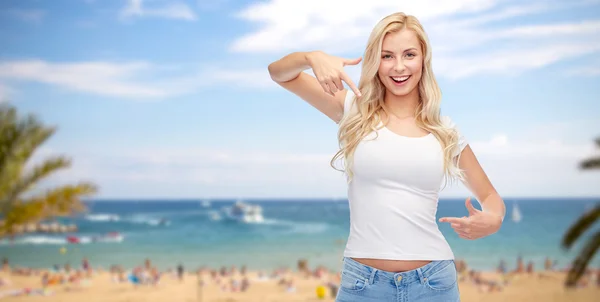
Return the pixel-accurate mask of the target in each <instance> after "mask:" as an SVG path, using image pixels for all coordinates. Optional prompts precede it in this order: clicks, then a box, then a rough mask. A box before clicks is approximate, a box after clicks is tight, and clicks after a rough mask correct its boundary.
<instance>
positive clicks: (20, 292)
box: [0, 262, 600, 302]
mask: <svg viewBox="0 0 600 302" xmlns="http://www.w3.org/2000/svg"><path fill="white" fill-rule="evenodd" d="M302 267H306V268H307V269H306V270H303V269H302V268H301V267H300V266H299V267H298V268H294V269H290V268H281V269H276V270H273V271H268V272H267V271H264V272H263V271H245V270H244V268H236V267H233V266H232V267H228V268H225V267H223V268H220V269H210V268H201V269H199V270H198V271H194V272H183V273H182V274H181V275H178V273H177V269H176V268H175V269H173V270H167V271H165V272H158V271H157V270H156V269H154V268H153V267H152V264H151V263H150V262H146V263H145V264H142V265H140V266H139V267H136V268H132V269H129V270H128V269H123V268H120V267H117V266H115V267H112V268H111V269H109V270H104V269H101V268H100V269H91V268H89V269H88V270H87V271H86V270H83V269H70V268H67V269H68V270H70V272H69V273H66V272H65V270H64V269H61V270H59V272H49V271H40V270H30V269H26V268H16V269H12V270H11V269H9V268H4V270H3V272H2V273H1V274H0V278H1V279H2V281H1V286H0V299H1V300H3V301H23V302H28V301H64V302H74V301H86V302H101V301H102V302H104V301H115V302H128V301H148V302H151V301H186V302H192V301H203V302H208V301H215V302H216V301H223V302H224V301H334V294H333V293H334V291H335V290H336V289H335V288H332V287H330V286H331V285H333V286H336V285H338V284H339V283H338V282H339V274H338V272H333V271H328V270H326V269H325V268H323V267H316V268H308V266H302ZM132 272H135V273H136V274H135V276H137V277H136V278H138V279H137V280H136V279H135V278H133V279H132V276H133V275H132V274H131V273H132ZM179 276H181V279H180V278H179ZM565 276H566V273H565V272H564V271H534V272H529V273H528V272H522V273H514V272H512V273H508V274H504V275H503V274H501V273H498V272H476V271H472V270H471V271H467V270H463V271H462V273H460V280H459V288H460V291H461V299H462V301H466V302H470V301H473V302H475V301H513V302H514V301H534V300H537V301H597V300H595V299H597V297H599V296H600V285H599V284H598V282H597V280H598V279H597V276H598V270H595V269H590V270H589V273H588V274H587V275H586V276H585V277H584V278H583V279H582V280H581V282H580V286H578V287H577V288H574V289H570V290H567V289H565V288H564V287H563V285H562V284H563V280H564V278H565ZM61 277H62V278H63V279H62V280H61V279H60V278H61ZM132 281H137V284H134V282H132ZM43 284H46V287H45V288H46V289H45V290H43V289H42V288H43V287H42V286H43ZM319 294H321V297H319ZM594 297H596V298H594Z"/></svg>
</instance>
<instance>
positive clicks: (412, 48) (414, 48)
mask: <svg viewBox="0 0 600 302" xmlns="http://www.w3.org/2000/svg"><path fill="white" fill-rule="evenodd" d="M409 50H417V48H416V47H411V48H408V49H405V50H404V52H406V51H409ZM381 52H387V53H394V52H393V51H390V50H385V49H384V50H382V51H381Z"/></svg>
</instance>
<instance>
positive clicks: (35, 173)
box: [0, 156, 71, 204]
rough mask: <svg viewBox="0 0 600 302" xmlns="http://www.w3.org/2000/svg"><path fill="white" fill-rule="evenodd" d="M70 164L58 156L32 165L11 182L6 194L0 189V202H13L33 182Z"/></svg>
mask: <svg viewBox="0 0 600 302" xmlns="http://www.w3.org/2000/svg"><path fill="white" fill-rule="evenodd" d="M70 164H71V162H70V160H68V159H66V158H64V157H60V156H59V157H52V158H49V159H46V160H45V161H44V162H42V163H41V164H39V165H37V166H35V167H33V168H32V169H31V171H29V172H28V173H26V175H23V176H20V177H19V178H18V179H16V180H13V181H12V182H11V183H13V186H12V187H11V188H10V190H8V191H4V192H6V194H2V192H1V191H0V194H2V195H0V202H2V203H5V204H6V203H8V204H11V203H12V202H14V200H15V198H17V197H18V196H21V194H23V193H25V192H26V191H28V190H29V189H30V188H31V187H32V186H33V185H34V184H36V183H38V182H40V181H41V180H42V179H44V178H46V177H48V176H50V175H51V174H53V173H55V172H57V171H58V170H60V169H64V168H68V167H69V166H70Z"/></svg>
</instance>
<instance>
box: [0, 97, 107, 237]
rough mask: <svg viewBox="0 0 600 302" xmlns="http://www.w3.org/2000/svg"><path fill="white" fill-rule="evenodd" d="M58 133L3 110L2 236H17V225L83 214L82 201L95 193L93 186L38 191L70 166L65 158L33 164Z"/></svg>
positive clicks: (0, 141)
mask: <svg viewBox="0 0 600 302" xmlns="http://www.w3.org/2000/svg"><path fill="white" fill-rule="evenodd" d="M55 131H56V128H54V127H47V126H44V125H43V124H42V123H41V122H40V121H39V120H38V119H37V118H36V116H34V115H28V116H25V117H19V116H18V115H17V110H16V109H15V108H14V107H12V106H10V105H7V104H4V105H2V106H0V236H3V235H14V233H15V227H16V226H17V225H23V224H26V223H36V222H40V221H42V220H45V219H48V218H57V217H61V216H70V215H73V214H76V213H79V212H83V211H85V210H86V207H85V204H84V203H83V201H82V200H81V198H82V197H84V196H88V195H91V194H94V193H95V192H96V190H97V189H96V186H95V185H94V184H91V183H85V182H82V183H79V184H74V185H65V186H59V187H56V188H51V189H46V190H37V189H36V187H35V186H36V185H38V184H39V183H40V182H41V181H42V180H45V179H46V178H48V177H49V176H50V175H52V174H54V173H55V172H57V171H59V170H62V169H65V168H68V167H70V165H71V161H70V160H69V159H68V158H65V157H63V156H53V157H49V158H46V159H44V160H43V161H41V162H39V163H30V159H31V158H32V155H33V154H34V152H35V151H36V149H38V148H39V147H40V146H41V145H42V144H43V143H44V142H45V141H46V140H48V138H50V136H52V134H54V132H55ZM29 164H31V167H28V165H29Z"/></svg>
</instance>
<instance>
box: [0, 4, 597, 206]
mask: <svg viewBox="0 0 600 302" xmlns="http://www.w3.org/2000/svg"><path fill="white" fill-rule="evenodd" d="M398 11H403V12H406V13H408V14H411V15H414V16H416V17H417V18H418V19H419V20H420V21H421V22H422V24H423V26H424V27H425V30H426V32H427V34H428V36H429V40H430V43H431V45H432V49H433V70H434V73H435V75H436V77H437V80H438V83H439V85H440V87H441V89H442V93H443V100H442V114H444V115H448V116H450V117H451V118H452V120H453V121H454V122H455V123H456V124H457V125H458V127H459V129H460V131H461V132H462V134H464V136H465V137H466V139H467V140H468V141H469V143H470V145H471V148H472V149H473V151H474V152H475V154H476V156H477V158H478V160H479V161H480V163H481V165H482V166H483V168H484V170H485V171H486V173H487V174H488V176H489V178H490V180H491V181H492V184H493V185H494V186H495V188H496V189H497V190H498V192H499V193H500V195H501V196H504V197H513V198H516V197H565V196H567V197H570V196H600V186H599V185H598V184H600V172H593V171H582V170H580V169H578V164H579V162H580V161H582V160H584V159H585V158H587V157H589V156H592V155H595V154H598V148H596V147H595V146H594V144H593V140H594V139H595V138H596V137H598V136H600V118H599V116H600V100H599V97H600V85H598V83H600V81H599V80H600V14H599V12H600V1H591V0H590V1H588V0H574V1H553V0H548V1H539V0H532V1H526V2H523V1H505V0H455V1H445V0H420V1H399V0H390V1H387V0H385V1H384V0H382V1H375V0H373V1H371V2H367V1H359V0H344V1H338V0H329V1H314V0H305V1H304V2H300V1H287V0H282V1H280V0H267V1H259V2H255V1H232V0H210V1H208V0H188V1H183V0H180V1H171V0H104V1H101V0H69V1H67V0H54V1H40V0H5V1H1V2H0V41H2V47H0V99H1V100H2V102H9V103H11V104H12V105H14V106H16V107H17V108H18V110H19V112H20V113H21V114H30V113H31V114H35V115H37V116H38V117H39V119H40V120H41V121H43V123H44V124H46V125H48V126H56V127H57V131H56V133H55V134H54V135H53V136H52V137H51V138H50V139H49V140H48V141H47V142H46V143H44V145H43V146H42V147H41V148H40V149H39V150H38V151H37V152H36V153H35V155H34V158H33V159H32V160H31V162H30V166H34V165H35V164H36V163H39V162H40V161H42V160H43V159H44V158H48V157H50V156H56V155H65V156H67V157H69V158H70V159H71V160H72V166H71V167H70V168H69V169H66V170H63V171H61V172H59V173H56V174H55V175H53V176H52V177H51V178H49V179H47V180H46V181H45V182H44V183H43V185H42V187H44V186H52V185H59V184H72V183H76V182H79V181H91V182H94V183H95V184H97V185H98V188H99V191H98V194H97V195H96V197H97V198H107V199H110V198H140V199H162V198H169V199H188V198H192V199H196V198H197V199H202V198H345V197H346V196H347V194H346V182H345V179H344V176H343V174H342V173H341V172H339V171H336V170H334V169H333V168H331V167H330V165H329V163H330V159H331V158H332V157H333V155H334V154H335V153H336V152H337V148H338V143H337V125H336V124H335V123H334V122H333V121H331V120H330V119H329V118H327V117H326V116H325V115H323V114H322V113H320V112H319V111H317V110H316V109H314V108H313V107H311V106H310V105H308V103H306V102H304V101H302V100H301V99H299V98H298V97H296V96H294V95H293V94H292V93H290V92H288V91H285V90H284V89H282V88H280V87H279V86H278V85H276V84H275V83H273V82H272V81H271V79H270V77H269V74H268V71H267V66H268V64H270V63H271V62H273V61H275V60H278V59H279V58H281V57H283V56H285V55H287V54H289V53H291V52H296V51H313V50H322V51H324V52H327V53H329V54H332V55H336V56H340V57H344V58H357V57H361V56H362V55H363V52H364V48H365V46H366V41H367V38H368V35H369V34H370V31H371V30H372V28H373V26H374V25H375V24H376V23H377V22H378V21H379V20H380V19H381V18H383V17H384V16H386V15H388V14H391V13H394V12H398ZM346 71H347V72H348V74H349V75H350V76H351V78H352V79H353V81H354V82H355V83H357V82H358V80H359V77H360V65H358V66H351V67H347V68H346ZM309 72H310V71H309ZM471 195H472V193H471V192H469V191H468V190H467V189H466V188H465V187H464V186H463V185H461V184H456V185H453V186H451V187H449V188H446V189H444V190H443V191H442V192H441V197H452V198H466V197H468V196H471Z"/></svg>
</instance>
